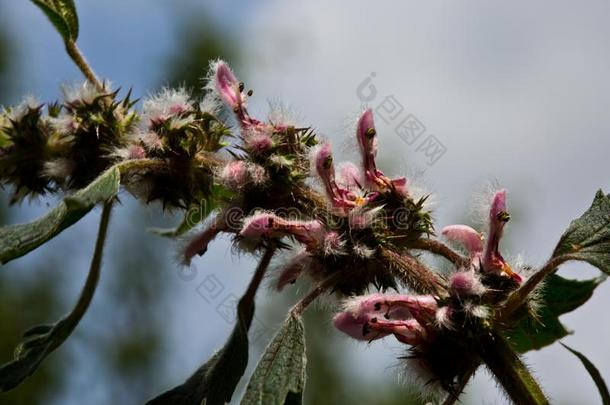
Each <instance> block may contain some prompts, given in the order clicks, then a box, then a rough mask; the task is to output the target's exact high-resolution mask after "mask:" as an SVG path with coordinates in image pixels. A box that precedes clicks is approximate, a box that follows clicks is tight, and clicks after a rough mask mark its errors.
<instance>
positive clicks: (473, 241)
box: [441, 225, 483, 266]
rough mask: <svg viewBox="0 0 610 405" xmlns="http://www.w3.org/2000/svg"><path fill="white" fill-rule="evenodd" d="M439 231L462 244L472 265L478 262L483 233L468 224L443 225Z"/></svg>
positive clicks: (481, 249) (481, 251)
mask: <svg viewBox="0 0 610 405" xmlns="http://www.w3.org/2000/svg"><path fill="white" fill-rule="evenodd" d="M441 233H442V234H443V235H444V236H445V237H446V238H447V239H449V240H450V241H452V242H457V243H459V244H460V245H462V246H464V248H465V249H466V250H467V251H468V253H469V254H470V261H471V263H472V264H473V265H474V266H476V265H478V264H479V262H480V260H481V256H482V254H483V235H481V234H480V233H478V232H477V231H475V230H474V229H472V228H471V227H469V226H468V225H449V226H446V227H444V228H443V229H442V230H441Z"/></svg>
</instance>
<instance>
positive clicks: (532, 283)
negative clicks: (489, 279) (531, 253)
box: [496, 255, 571, 322]
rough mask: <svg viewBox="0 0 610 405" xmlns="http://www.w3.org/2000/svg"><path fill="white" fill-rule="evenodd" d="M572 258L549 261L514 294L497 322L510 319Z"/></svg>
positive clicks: (554, 258) (565, 256) (565, 257)
mask: <svg viewBox="0 0 610 405" xmlns="http://www.w3.org/2000/svg"><path fill="white" fill-rule="evenodd" d="M570 259H571V257H570V256H568V255H562V256H557V257H553V258H552V259H550V260H549V261H547V262H546V263H545V264H544V266H542V268H540V270H538V271H537V272H536V273H534V274H533V275H532V276H531V277H530V278H528V279H527V281H526V282H525V283H523V285H522V286H521V287H519V289H517V290H516V291H515V292H513V293H512V294H511V295H510V296H509V297H508V299H507V300H506V302H505V303H504V305H503V306H502V308H501V309H500V310H499V311H498V315H497V316H496V320H498V321H500V322H502V321H505V320H506V319H507V318H509V317H510V316H511V315H512V314H513V312H515V311H516V310H517V309H519V307H521V305H523V304H524V303H525V302H526V301H527V297H528V296H529V295H530V294H531V293H532V291H534V289H536V287H537V286H538V285H539V284H540V283H541V282H542V281H543V280H544V279H545V278H546V277H547V276H549V275H550V274H552V273H553V272H554V271H555V270H557V267H559V266H560V265H561V264H562V263H564V262H566V261H568V260H570Z"/></svg>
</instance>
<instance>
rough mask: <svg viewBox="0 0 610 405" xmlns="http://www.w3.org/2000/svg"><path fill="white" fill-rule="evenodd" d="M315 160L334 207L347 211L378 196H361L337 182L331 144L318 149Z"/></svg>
mask: <svg viewBox="0 0 610 405" xmlns="http://www.w3.org/2000/svg"><path fill="white" fill-rule="evenodd" d="M314 161H315V166H316V171H317V172H318V176H320V179H322V183H323V184H324V189H325V191H326V195H327V196H328V198H329V199H330V201H331V203H332V206H333V207H335V208H338V209H341V210H343V212H344V213H346V212H348V211H349V210H351V209H352V208H354V207H360V206H363V205H365V204H367V203H368V202H369V201H371V200H373V199H374V198H375V197H376V194H369V195H368V196H360V195H358V194H356V193H354V192H352V191H351V190H348V189H346V188H343V187H340V186H339V185H338V184H337V181H336V179H335V166H334V164H333V157H332V153H331V148H330V144H328V143H325V144H323V145H321V146H320V147H319V148H318V149H317V150H316V153H315V156H314Z"/></svg>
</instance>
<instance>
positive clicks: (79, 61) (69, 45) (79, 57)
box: [66, 40, 104, 93]
mask: <svg viewBox="0 0 610 405" xmlns="http://www.w3.org/2000/svg"><path fill="white" fill-rule="evenodd" d="M66 51H67V52H68V55H69V56H70V58H71V59H72V60H73V61H74V63H75V64H76V66H78V68H79V69H80V71H81V72H82V73H83V75H85V77H86V78H87V80H89V82H91V84H93V85H94V86H95V88H96V89H97V91H99V92H100V93H101V92H103V91H104V86H103V84H102V82H101V81H100V80H99V79H98V78H97V76H96V75H95V73H94V72H93V69H92V68H91V66H89V64H88V63H87V61H86V60H85V57H84V56H83V54H82V53H81V51H80V49H78V46H76V42H75V41H73V40H69V41H66Z"/></svg>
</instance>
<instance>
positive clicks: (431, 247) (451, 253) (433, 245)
mask: <svg viewBox="0 0 610 405" xmlns="http://www.w3.org/2000/svg"><path fill="white" fill-rule="evenodd" d="M411 248H412V249H417V250H427V251H428V252H431V253H434V254H437V255H439V256H443V257H444V258H445V259H447V260H449V261H450V262H451V263H453V264H454V265H455V266H456V267H458V268H459V267H462V266H466V265H467V264H468V263H469V260H468V258H466V257H464V256H462V255H461V254H459V253H457V252H456V251H455V250H453V249H451V248H450V247H449V246H447V245H445V244H444V243H442V242H439V241H438V240H434V239H424V238H420V239H418V240H416V241H415V242H413V244H412V245H411Z"/></svg>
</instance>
